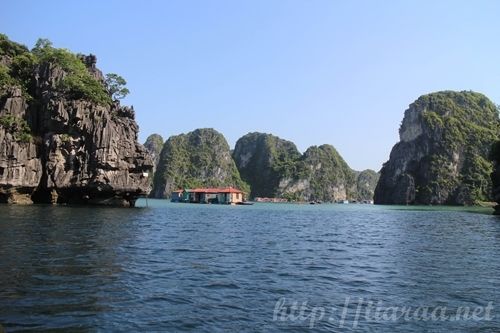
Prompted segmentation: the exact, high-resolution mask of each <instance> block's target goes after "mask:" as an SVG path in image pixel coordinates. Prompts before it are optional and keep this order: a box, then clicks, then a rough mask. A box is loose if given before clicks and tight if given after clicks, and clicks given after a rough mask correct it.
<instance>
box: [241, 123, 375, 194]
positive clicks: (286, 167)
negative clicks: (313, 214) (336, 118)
mask: <svg viewBox="0 0 500 333" xmlns="http://www.w3.org/2000/svg"><path fill="white" fill-rule="evenodd" d="M233 158H234V160H235V162H236V166H237V167H238V170H239V171H240V174H241V177H242V178H243V180H245V181H246V182H248V183H249V184H250V186H251V188H252V195H251V197H280V198H286V199H289V200H292V201H316V200H319V201H327V202H332V201H338V200H372V199H373V190H374V188H375V184H376V181H377V179H378V175H377V173H376V172H375V171H371V170H366V171H363V172H361V173H356V172H354V171H353V170H351V168H350V167H349V166H348V165H347V163H346V162H345V161H344V159H343V158H342V157H341V156H340V154H339V153H338V152H337V150H336V149H335V148H334V147H333V146H331V145H321V146H319V147H317V146H313V147H310V148H309V149H307V151H306V152H305V153H304V154H300V153H299V151H298V150H297V147H296V146H295V144H294V143H293V142H290V141H287V140H283V139H281V138H279V137H276V136H274V135H271V134H266V133H249V134H247V135H245V136H243V137H241V138H240V139H239V140H238V141H237V142H236V146H235V149H234V152H233ZM358 185H359V194H358Z"/></svg>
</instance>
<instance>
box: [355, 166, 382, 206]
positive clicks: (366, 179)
mask: <svg viewBox="0 0 500 333" xmlns="http://www.w3.org/2000/svg"><path fill="white" fill-rule="evenodd" d="M379 178H380V174H379V173H377V172H376V171H373V170H370V169H366V170H363V171H361V172H356V195H357V200H358V201H371V200H373V195H374V194H375V187H377V183H378V180H379Z"/></svg>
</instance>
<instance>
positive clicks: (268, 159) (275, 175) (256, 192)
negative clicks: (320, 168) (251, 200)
mask: <svg viewBox="0 0 500 333" xmlns="http://www.w3.org/2000/svg"><path fill="white" fill-rule="evenodd" d="M300 156H301V154H300V153H299V151H298V150H297V147H296V146H295V144H294V143H293V142H290V141H287V140H283V139H280V138H278V137H276V136H274V135H271V134H266V133H257V132H254V133H248V134H246V135H245V136H243V137H241V138H240V139H239V140H238V141H237V142H236V146H235V148H234V151H233V158H234V161H235V163H236V166H237V167H238V170H239V171H240V174H241V178H242V179H243V180H244V181H246V182H247V183H248V184H250V185H251V187H252V192H251V197H275V196H276V195H277V192H278V187H279V182H280V180H281V179H282V178H283V177H291V176H292V175H294V174H295V171H296V163H297V161H298V160H299V159H300Z"/></svg>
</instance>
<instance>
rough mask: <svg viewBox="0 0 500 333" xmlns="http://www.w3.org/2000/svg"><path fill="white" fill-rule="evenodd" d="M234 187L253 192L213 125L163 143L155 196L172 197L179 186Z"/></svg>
mask: <svg viewBox="0 0 500 333" xmlns="http://www.w3.org/2000/svg"><path fill="white" fill-rule="evenodd" d="M202 186H208V187H215V186H234V187H237V188H240V189H242V190H244V191H249V187H248V185H247V184H246V183H245V182H244V181H242V180H241V178H240V174H239V172H238V169H237V168H236V165H235V163H234V161H233V159H232V157H231V152H230V149H229V145H228V144H227V141H226V139H225V138H224V136H223V135H222V134H221V133H219V132H217V131H216V130H214V129H211V128H204V129H197V130H195V131H193V132H189V133H187V134H180V135H175V136H171V137H170V138H168V140H167V141H166V142H165V144H164V145H163V148H162V151H161V154H160V160H159V162H158V168H157V170H156V173H155V176H154V181H153V191H152V196H153V197H155V198H164V197H169V196H170V195H171V192H172V191H174V190H177V189H179V188H194V187H202Z"/></svg>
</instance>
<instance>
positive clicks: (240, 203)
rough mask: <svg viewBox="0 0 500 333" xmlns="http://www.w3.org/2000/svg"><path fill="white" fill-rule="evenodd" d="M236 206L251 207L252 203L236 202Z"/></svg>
mask: <svg viewBox="0 0 500 333" xmlns="http://www.w3.org/2000/svg"><path fill="white" fill-rule="evenodd" d="M236 204H237V205H242V206H251V205H253V202H250V201H241V202H237V203H236Z"/></svg>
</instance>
